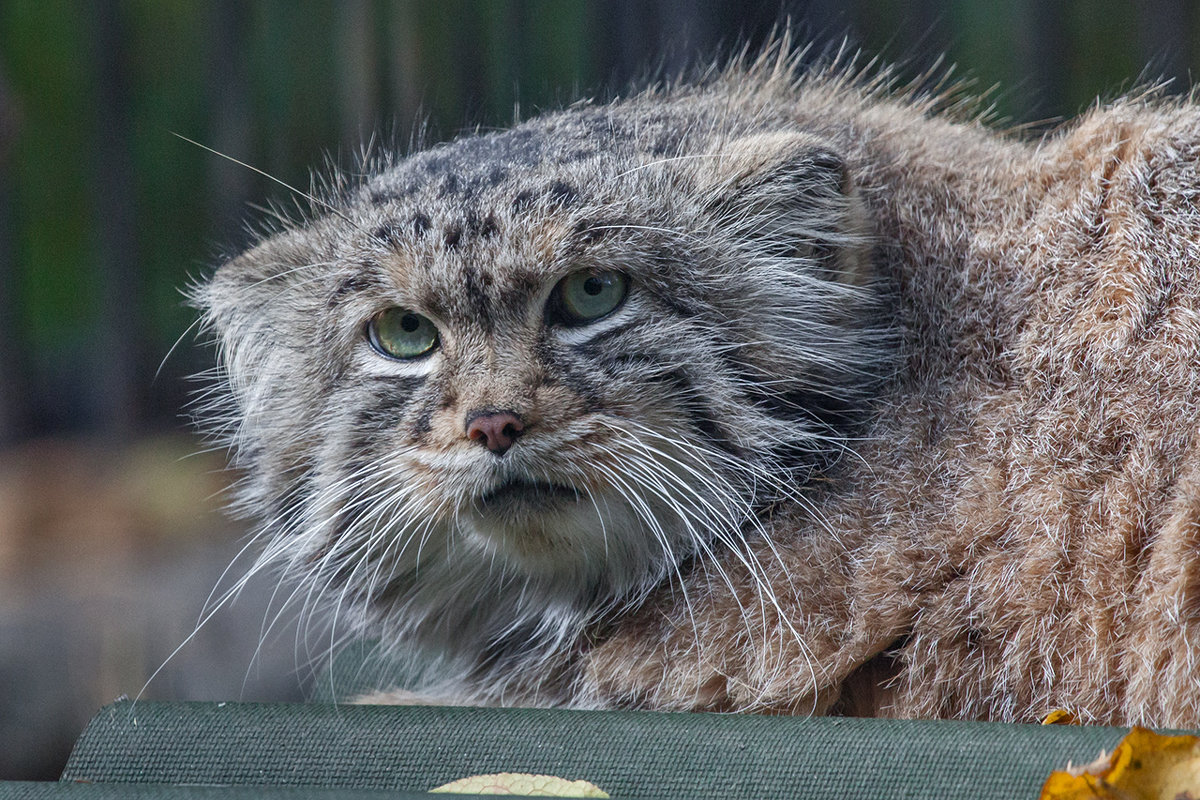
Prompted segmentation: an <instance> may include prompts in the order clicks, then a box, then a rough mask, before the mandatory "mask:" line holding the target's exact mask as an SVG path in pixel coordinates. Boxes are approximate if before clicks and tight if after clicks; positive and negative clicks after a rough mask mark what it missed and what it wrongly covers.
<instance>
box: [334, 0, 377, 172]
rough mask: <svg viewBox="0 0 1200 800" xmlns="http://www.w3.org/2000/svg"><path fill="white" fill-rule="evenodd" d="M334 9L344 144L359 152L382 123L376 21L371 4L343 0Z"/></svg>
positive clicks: (361, 0) (364, 0)
mask: <svg viewBox="0 0 1200 800" xmlns="http://www.w3.org/2000/svg"><path fill="white" fill-rule="evenodd" d="M334 9H335V11H334V13H335V14H336V16H337V38H336V40H335V47H336V51H335V52H336V53H337V61H338V84H339V85H338V86H337V92H338V98H339V100H340V101H341V102H340V106H341V108H340V111H341V117H342V120H341V122H342V130H341V143H342V146H343V147H345V148H355V146H356V145H358V144H360V143H361V144H364V145H365V144H366V143H367V141H368V140H369V139H370V137H371V134H372V132H373V131H374V130H375V127H376V125H377V124H378V121H379V91H378V80H377V76H378V74H379V60H378V52H377V49H376V44H375V42H376V39H375V29H376V21H375V20H373V19H372V18H371V4H370V3H369V2H368V0H339V2H338V3H336V4H335V5H334Z"/></svg>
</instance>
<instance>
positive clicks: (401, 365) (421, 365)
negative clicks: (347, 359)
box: [355, 338, 442, 377]
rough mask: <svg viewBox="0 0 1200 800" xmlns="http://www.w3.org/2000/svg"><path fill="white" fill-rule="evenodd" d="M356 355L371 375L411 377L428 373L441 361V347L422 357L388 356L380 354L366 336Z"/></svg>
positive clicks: (364, 369) (363, 367)
mask: <svg viewBox="0 0 1200 800" xmlns="http://www.w3.org/2000/svg"><path fill="white" fill-rule="evenodd" d="M355 357H356V359H357V360H358V362H359V364H360V365H361V367H362V369H363V371H365V372H367V373H369V374H371V375H396V376H402V377H410V376H417V375H428V374H429V373H430V372H432V371H433V370H434V369H435V368H436V367H437V365H438V364H440V363H441V360H442V354H441V351H440V348H435V349H434V351H433V352H432V353H430V354H429V355H427V356H423V357H421V358H410V359H402V358H388V357H387V356H384V355H382V354H380V353H379V352H378V351H376V350H375V348H374V347H372V346H371V343H370V342H368V341H367V340H366V339H365V338H364V339H363V340H362V342H360V343H359V345H358V347H357V348H356V351H355Z"/></svg>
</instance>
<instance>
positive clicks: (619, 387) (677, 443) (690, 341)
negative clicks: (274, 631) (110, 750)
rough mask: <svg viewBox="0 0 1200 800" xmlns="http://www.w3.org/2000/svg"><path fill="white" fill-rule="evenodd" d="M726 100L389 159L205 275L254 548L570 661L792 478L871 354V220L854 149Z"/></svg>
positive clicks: (369, 599)
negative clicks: (591, 622)
mask: <svg viewBox="0 0 1200 800" xmlns="http://www.w3.org/2000/svg"><path fill="white" fill-rule="evenodd" d="M719 112H720V109H715V108H711V107H708V106H706V105H705V103H704V102H702V98H699V99H698V98H690V99H686V101H681V102H677V103H674V104H672V103H670V102H667V101H666V100H665V99H664V98H661V97H658V98H649V99H642V100H640V101H629V102H626V103H623V104H615V105H611V106H605V107H595V106H588V105H582V106H578V107H574V108H572V109H569V110H567V111H564V112H561V113H558V114H555V115H550V116H547V117H543V118H539V119H535V120H533V121H531V122H527V123H525V124H522V125H520V126H517V127H515V128H513V129H511V130H509V131H506V132H502V133H495V134H488V135H482V136H473V137H469V138H464V139H460V140H458V141H455V142H453V143H450V144H447V145H443V146H440V147H436V148H434V149H432V150H429V151H426V152H423V153H418V154H416V155H413V156H410V157H408V158H406V159H402V160H397V161H395V162H394V163H390V164H384V165H376V166H375V168H373V169H372V170H371V171H370V175H369V177H367V178H365V179H364V180H363V181H362V182H361V183H360V184H358V185H356V186H353V187H351V188H349V189H347V190H346V191H345V192H343V193H342V194H341V195H340V196H338V197H336V198H333V199H330V200H329V201H327V202H325V201H323V205H322V209H323V210H322V211H321V212H320V213H318V214H316V215H315V216H314V218H312V219H309V220H307V221H304V222H303V223H296V224H293V225H290V226H287V227H286V228H285V229H283V230H281V231H278V232H276V233H274V234H273V235H270V236H268V237H266V238H264V239H263V240H262V241H261V242H259V243H258V244H257V245H256V246H254V247H253V248H252V249H250V250H248V251H247V252H245V253H243V254H241V255H239V256H237V257H236V258H233V259H231V260H230V261H228V262H227V263H225V264H224V265H222V266H221V267H220V268H219V269H218V270H217V272H216V274H215V275H214V276H213V277H212V278H211V280H210V281H208V282H207V283H205V284H203V285H201V286H200V287H199V288H198V289H197V292H196V298H197V302H198V304H199V305H200V306H201V307H202V309H203V311H204V314H205V319H206V321H207V323H208V325H209V327H210V329H211V330H212V332H213V333H214V335H215V339H216V341H217V343H218V346H219V351H220V361H221V365H222V369H221V376H222V377H221V385H220V387H219V388H218V389H217V391H216V393H215V396H216V398H217V399H216V401H215V402H214V403H212V404H211V405H210V406H209V408H208V410H207V411H204V410H202V416H203V417H206V418H207V419H208V421H209V424H210V426H212V427H215V428H218V429H220V430H221V431H222V432H223V433H224V435H225V436H226V437H227V438H228V441H229V442H230V444H231V446H232V448H233V451H234V453H235V457H236V461H237V463H238V464H239V465H241V466H242V467H244V468H245V470H246V473H247V478H246V480H245V483H244V486H243V488H242V498H241V499H242V502H243V504H244V505H245V507H246V508H248V509H250V510H251V511H252V512H253V513H255V514H256V515H257V516H259V517H260V519H261V520H262V522H263V531H264V535H265V536H266V537H267V540H268V544H267V546H266V553H265V555H264V557H263V561H262V563H263V564H266V563H270V562H282V563H284V564H285V565H287V566H288V567H289V568H290V570H291V571H293V572H295V573H296V574H297V575H299V576H300V578H301V580H302V581H303V582H304V583H305V584H306V585H307V587H308V590H309V591H316V592H320V593H324V594H325V595H327V596H329V597H331V598H332V599H333V601H334V602H335V603H336V604H337V605H338V606H339V608H341V609H343V610H344V611H345V612H346V613H348V614H349V615H350V616H352V617H353V618H354V619H355V620H356V621H358V622H360V623H362V624H364V625H373V626H376V628H377V630H378V631H379V632H382V634H383V635H384V638H385V639H386V640H387V641H400V640H403V639H405V638H406V637H415V638H416V639H417V640H418V641H420V642H422V643H424V644H426V645H431V646H434V647H436V648H440V649H442V650H443V651H447V652H450V653H452V654H461V655H465V656H466V657H468V658H478V657H482V656H484V655H485V654H488V653H491V654H495V653H497V652H500V651H504V650H505V649H506V648H507V649H509V650H521V651H522V652H525V651H530V650H538V649H539V648H541V649H542V650H551V649H553V648H555V647H559V646H561V645H562V643H563V642H564V640H566V639H569V638H570V637H571V636H573V635H575V633H577V632H578V630H579V626H580V625H582V624H583V623H584V622H585V621H586V620H587V619H590V618H593V617H595V615H597V614H599V613H602V612H604V611H606V610H610V609H613V608H616V607H620V606H621V605H622V604H626V603H632V602H636V601H637V599H638V598H640V597H642V596H643V595H644V594H645V593H646V592H647V591H649V589H651V588H653V587H654V586H656V585H658V584H660V583H662V582H663V581H665V580H669V579H670V577H671V575H672V574H673V573H674V571H675V570H676V569H677V568H678V565H679V564H680V563H681V562H682V561H684V560H685V559H689V558H693V557H700V558H703V557H705V555H706V554H708V553H710V552H711V551H713V550H714V549H717V548H726V547H738V546H739V545H740V543H741V542H742V540H743V537H745V536H752V535H758V533H757V531H758V529H759V528H760V527H761V526H760V523H759V519H760V517H761V515H762V514H764V513H765V510H766V509H767V508H769V507H770V506H771V505H772V504H774V503H778V502H785V501H788V500H789V499H790V498H795V497H796V496H797V495H798V494H799V493H801V492H803V491H804V486H805V484H806V483H807V482H809V481H810V480H811V479H813V478H814V477H815V476H817V475H819V474H821V473H822V471H824V470H825V469H826V468H827V467H828V465H829V464H830V463H831V461H832V460H833V459H834V458H835V457H836V455H837V454H838V453H839V452H840V450H841V448H842V446H843V438H842V437H844V435H845V434H846V433H847V430H848V425H849V420H850V419H852V418H853V416H854V414H855V413H856V411H857V410H858V409H860V408H861V406H862V404H863V399H864V397H865V396H866V395H867V394H868V393H869V391H870V387H871V385H872V383H873V381H875V380H876V378H877V376H878V372H879V370H878V364H879V361H878V358H877V356H878V352H877V350H878V342H877V338H878V331H877V330H876V329H875V328H874V322H875V316H874V311H873V310H874V307H875V303H876V298H875V292H874V290H873V289H872V287H871V268H870V263H869V262H870V259H869V252H870V244H869V229H870V223H869V220H868V219H867V217H866V213H865V211H864V207H863V205H862V203H861V202H860V201H859V199H858V198H857V195H856V191H855V188H854V185H853V180H852V177H851V172H852V170H851V169H850V168H849V167H848V166H847V163H846V162H845V160H844V158H843V157H842V155H841V154H839V153H838V151H837V149H836V148H835V147H833V146H832V145H830V144H829V143H828V142H826V141H824V140H823V139H820V138H818V137H815V136H813V135H810V134H807V133H804V132H801V131H797V130H791V129H790V128H791V126H790V125H789V124H788V123H787V122H786V121H780V123H779V125H778V126H777V127H775V128H769V127H767V126H765V125H764V124H763V123H762V121H761V120H760V121H758V122H754V123H752V122H749V121H742V122H739V123H736V124H735V123H734V122H731V121H730V120H731V119H736V117H735V116H734V115H731V114H728V113H725V114H723V116H724V118H725V120H726V121H725V122H724V123H722V124H717V123H715V122H712V121H711V120H712V119H714V118H716V117H715V116H714V115H718V116H721V115H720V114H719ZM350 612H352V613H350Z"/></svg>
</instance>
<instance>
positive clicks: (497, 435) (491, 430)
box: [467, 411, 525, 456]
mask: <svg viewBox="0 0 1200 800" xmlns="http://www.w3.org/2000/svg"><path fill="white" fill-rule="evenodd" d="M523 430H525V423H523V422H521V418H520V417H518V416H517V415H516V414H514V413H513V412H511V411H476V412H475V413H473V414H468V415H467V438H468V439H475V440H478V441H480V442H481V443H482V444H483V445H484V446H485V447H487V449H488V450H491V451H492V452H493V453H495V454H496V455H498V456H502V455H504V452H505V451H506V450H508V448H510V447H512V444H513V442H515V441H516V440H517V437H518V436H520V435H521V431H523Z"/></svg>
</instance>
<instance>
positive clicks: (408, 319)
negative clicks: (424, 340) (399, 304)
mask: <svg viewBox="0 0 1200 800" xmlns="http://www.w3.org/2000/svg"><path fill="white" fill-rule="evenodd" d="M400 327H401V328H403V329H404V332H405V333H412V332H413V331H415V330H416V329H417V328H419V327H421V320H419V319H417V315H416V314H405V315H404V317H403V318H402V319H401V320H400Z"/></svg>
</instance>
